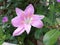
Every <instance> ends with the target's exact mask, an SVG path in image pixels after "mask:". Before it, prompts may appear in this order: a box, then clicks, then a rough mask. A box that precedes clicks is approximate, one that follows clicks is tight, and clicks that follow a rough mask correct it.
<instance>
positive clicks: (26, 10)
mask: <svg viewBox="0 0 60 45" xmlns="http://www.w3.org/2000/svg"><path fill="white" fill-rule="evenodd" d="M25 13H26V15H29V14H34V7H33V5H32V4H29V5H28V6H27V7H26V9H25Z"/></svg>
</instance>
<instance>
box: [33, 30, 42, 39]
mask: <svg viewBox="0 0 60 45" xmlns="http://www.w3.org/2000/svg"><path fill="white" fill-rule="evenodd" d="M41 35H42V30H40V29H38V30H36V32H35V35H34V36H35V38H36V39H40V36H41Z"/></svg>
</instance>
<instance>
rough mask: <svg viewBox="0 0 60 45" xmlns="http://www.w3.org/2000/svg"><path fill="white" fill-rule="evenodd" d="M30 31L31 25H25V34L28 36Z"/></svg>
mask: <svg viewBox="0 0 60 45" xmlns="http://www.w3.org/2000/svg"><path fill="white" fill-rule="evenodd" d="M30 29H31V25H29V24H25V30H26V32H27V34H29V32H30Z"/></svg>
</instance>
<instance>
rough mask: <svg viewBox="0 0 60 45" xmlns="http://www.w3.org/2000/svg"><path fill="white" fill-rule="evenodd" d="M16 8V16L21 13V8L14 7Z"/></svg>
mask: <svg viewBox="0 0 60 45" xmlns="http://www.w3.org/2000/svg"><path fill="white" fill-rule="evenodd" d="M15 10H16V14H17V15H18V16H21V15H23V13H24V12H23V10H21V9H19V8H16V9H15Z"/></svg>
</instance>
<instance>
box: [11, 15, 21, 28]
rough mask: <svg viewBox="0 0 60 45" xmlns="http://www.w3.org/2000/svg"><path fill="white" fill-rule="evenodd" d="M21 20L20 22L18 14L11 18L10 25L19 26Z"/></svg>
mask: <svg viewBox="0 0 60 45" xmlns="http://www.w3.org/2000/svg"><path fill="white" fill-rule="evenodd" d="M21 22H22V20H21V19H20V17H19V16H17V17H15V18H13V19H12V20H11V23H12V25H13V26H14V27H19V26H21V25H22V24H21Z"/></svg>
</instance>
